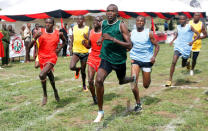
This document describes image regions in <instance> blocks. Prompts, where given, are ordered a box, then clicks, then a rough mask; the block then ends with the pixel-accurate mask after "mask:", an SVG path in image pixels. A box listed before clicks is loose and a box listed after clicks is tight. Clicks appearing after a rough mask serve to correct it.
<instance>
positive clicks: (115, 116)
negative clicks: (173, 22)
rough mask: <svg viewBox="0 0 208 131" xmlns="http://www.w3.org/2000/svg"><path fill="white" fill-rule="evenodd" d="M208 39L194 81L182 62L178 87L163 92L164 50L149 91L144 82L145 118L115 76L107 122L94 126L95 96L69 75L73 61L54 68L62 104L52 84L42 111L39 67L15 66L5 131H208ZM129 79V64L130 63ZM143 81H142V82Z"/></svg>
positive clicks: (3, 102) (5, 102)
mask: <svg viewBox="0 0 208 131" xmlns="http://www.w3.org/2000/svg"><path fill="white" fill-rule="evenodd" d="M207 50H208V39H206V40H203V48H202V50H201V52H200V55H199V59H198V64H197V66H196V71H195V75H194V76H192V77H191V76H189V73H188V72H187V70H186V69H185V68H181V59H180V60H179V61H178V64H177V66H176V71H175V74H174V78H173V85H174V87H170V88H167V87H164V84H165V82H166V80H167V79H168V76H169V68H170V64H171V61H172V55H173V48H172V47H169V46H168V45H167V44H161V48H160V52H159V54H158V57H157V61H156V63H155V65H154V67H153V71H152V83H151V86H150V87H149V89H144V88H143V87H142V84H141V82H142V80H141V79H140V80H139V88H140V96H141V100H142V104H143V109H144V110H143V112H142V113H140V114H135V113H133V112H127V111H126V108H127V101H128V100H130V101H131V106H132V108H133V107H134V104H135V101H134V97H133V94H132V92H131V88H130V84H126V85H122V86H121V85H119V84H118V80H117V78H116V75H115V72H112V73H111V74H110V75H109V77H108V78H107V79H106V83H105V96H104V111H105V117H104V120H103V122H101V123H98V124H95V123H92V121H93V120H94V119H95V117H96V115H97V109H98V107H97V106H96V105H93V104H92V103H93V101H92V98H91V95H90V92H83V91H82V88H81V78H79V79H78V80H75V79H74V72H72V71H70V70H69V61H70V58H69V57H67V58H62V57H59V59H58V62H57V64H56V66H55V72H54V74H55V79H56V85H57V88H58V90H59V95H60V98H61V101H60V102H59V103H57V102H56V101H55V99H54V96H53V91H52V88H51V86H50V83H49V81H48V82H47V86H48V88H47V89H48V103H47V105H46V106H44V107H41V106H40V104H41V101H42V88H41V84H40V80H39V78H38V75H39V72H40V70H39V69H34V63H29V64H22V63H19V62H15V63H11V66H10V67H7V68H5V69H3V70H0V130H48V131H50V130H67V131H68V130H70V131H71V130H75V131H77V130H84V131H88V130H90V131H91V130H92V131H99V130H104V131H105V130H106V131H108V130H110V131H117V130H119V131H136V130H137V131H146V130H147V131H155V130H157V131H173V130H176V131H207V130H208V101H206V100H205V99H206V98H208V94H206V93H205V92H206V91H207V90H208V68H207V67H208V58H207V56H208V51H207ZM127 75H130V59H128V60H127ZM140 78H141V77H140Z"/></svg>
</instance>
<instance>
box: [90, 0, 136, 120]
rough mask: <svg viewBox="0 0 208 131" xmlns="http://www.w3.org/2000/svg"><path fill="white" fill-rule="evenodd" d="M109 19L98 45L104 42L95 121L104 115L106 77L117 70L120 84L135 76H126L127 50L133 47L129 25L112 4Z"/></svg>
mask: <svg viewBox="0 0 208 131" xmlns="http://www.w3.org/2000/svg"><path fill="white" fill-rule="evenodd" d="M106 16H107V20H104V21H103V22H102V37H101V38H100V39H99V40H98V42H97V43H98V45H101V43H102V49H101V52H100V58H101V63H100V66H99V69H98V72H97V76H96V81H95V86H96V93H97V100H98V107H99V111H98V116H97V118H96V119H95V120H94V122H100V121H101V119H102V118H103V117H104V111H103V94H104V84H103V83H104V81H105V78H106V77H107V76H108V75H109V74H110V73H111V72H112V70H115V71H116V75H117V78H118V80H119V84H125V83H129V82H133V81H134V78H133V77H126V59H127V54H126V53H127V50H130V49H131V48H132V44H131V41H130V35H129V32H128V29H127V26H126V25H125V24H124V23H123V22H122V21H120V20H118V19H117V16H118V7H117V6H116V5H114V4H110V5H109V6H108V7H107V12H106Z"/></svg>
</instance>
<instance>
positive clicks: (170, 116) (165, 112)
mask: <svg viewBox="0 0 208 131" xmlns="http://www.w3.org/2000/svg"><path fill="white" fill-rule="evenodd" d="M154 114H157V115H161V116H164V117H168V118H176V117H177V116H176V114H173V113H170V112H167V111H158V112H155V113H154Z"/></svg>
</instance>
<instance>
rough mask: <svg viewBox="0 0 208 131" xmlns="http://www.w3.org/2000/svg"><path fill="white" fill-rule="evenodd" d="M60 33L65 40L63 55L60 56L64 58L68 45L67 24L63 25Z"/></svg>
mask: <svg viewBox="0 0 208 131" xmlns="http://www.w3.org/2000/svg"><path fill="white" fill-rule="evenodd" d="M59 31H60V32H63V34H64V37H65V38H66V40H67V41H66V44H65V46H64V47H63V54H62V56H66V50H67V45H68V32H67V23H64V27H63V28H62V29H60V30H59Z"/></svg>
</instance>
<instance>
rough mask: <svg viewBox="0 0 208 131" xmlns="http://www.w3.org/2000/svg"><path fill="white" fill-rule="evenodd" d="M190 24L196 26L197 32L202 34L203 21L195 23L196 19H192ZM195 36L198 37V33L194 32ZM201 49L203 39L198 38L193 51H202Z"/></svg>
mask: <svg viewBox="0 0 208 131" xmlns="http://www.w3.org/2000/svg"><path fill="white" fill-rule="evenodd" d="M189 24H190V25H191V26H193V28H194V29H195V30H196V31H197V32H199V34H201V32H202V22H201V21H199V22H198V23H197V24H195V23H194V21H193V20H191V21H190V22H189ZM195 37H196V34H195V33H194V36H193V39H194V38H195ZM200 49H201V39H198V40H196V41H195V42H194V43H193V45H192V51H200Z"/></svg>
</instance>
